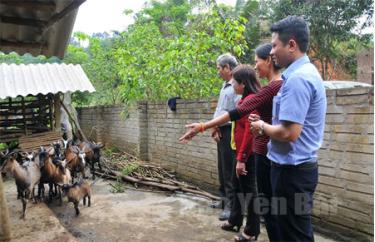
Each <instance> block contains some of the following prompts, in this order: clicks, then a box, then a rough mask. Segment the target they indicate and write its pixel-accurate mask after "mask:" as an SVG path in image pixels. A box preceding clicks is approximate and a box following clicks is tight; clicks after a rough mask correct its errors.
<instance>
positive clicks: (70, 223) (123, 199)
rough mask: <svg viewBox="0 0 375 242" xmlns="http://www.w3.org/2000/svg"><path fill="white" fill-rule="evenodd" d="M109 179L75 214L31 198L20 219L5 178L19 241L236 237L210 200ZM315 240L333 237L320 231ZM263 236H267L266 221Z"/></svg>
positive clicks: (12, 188)
mask: <svg viewBox="0 0 375 242" xmlns="http://www.w3.org/2000/svg"><path fill="white" fill-rule="evenodd" d="M108 183H109V181H105V180H98V181H97V182H96V183H95V184H94V185H93V196H92V205H91V207H83V205H82V203H81V204H80V210H81V214H80V216H78V217H76V216H75V213H74V208H73V205H72V204H67V203H66V202H64V203H63V206H61V207H60V206H58V205H57V203H56V204H55V203H53V204H50V205H49V207H47V206H46V205H45V204H43V203H41V204H37V205H33V204H31V205H30V207H29V208H28V213H27V218H26V220H25V221H23V220H20V219H19V216H20V214H21V202H20V201H18V200H16V192H15V185H14V183H13V181H7V182H6V196H7V200H8V205H9V207H10V214H11V221H12V227H13V228H12V231H13V235H14V241H27V242H29V241H54V242H56V241H105V242H110V241H144V242H146V241H153V242H159V241H160V242H169V241H171V242H172V241H179V242H182V241H186V242H187V241H189V242H190V241H218V242H219V241H233V238H234V235H235V233H231V232H226V231H223V230H221V229H220V224H221V223H222V222H220V221H218V219H217V216H218V213H219V211H220V210H217V209H212V208H210V207H209V204H210V201H209V200H206V199H204V198H198V197H194V196H192V195H186V194H177V195H176V194H174V195H170V194H169V195H168V194H166V193H164V192H147V191H140V190H135V189H134V188H132V187H128V188H125V192H124V193H111V192H110V190H111V188H112V187H111V186H110V185H109V184H108ZM315 236H316V238H315V240H316V241H319V242H321V241H322V242H328V241H333V240H331V239H329V238H326V237H324V236H322V235H319V234H315ZM258 241H268V239H267V235H266V231H265V229H264V226H262V230H261V235H260V236H259V238H258Z"/></svg>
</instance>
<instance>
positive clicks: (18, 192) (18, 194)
mask: <svg viewBox="0 0 375 242" xmlns="http://www.w3.org/2000/svg"><path fill="white" fill-rule="evenodd" d="M21 197H22V196H21V189H20V188H19V186H17V200H18V199H21Z"/></svg>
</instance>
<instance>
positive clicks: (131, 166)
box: [121, 163, 139, 176]
mask: <svg viewBox="0 0 375 242" xmlns="http://www.w3.org/2000/svg"><path fill="white" fill-rule="evenodd" d="M138 168H139V164H137V163H128V164H127V165H126V166H125V167H124V168H122V170H121V174H122V175H124V176H128V175H130V174H131V173H133V172H136V171H137V170H138Z"/></svg>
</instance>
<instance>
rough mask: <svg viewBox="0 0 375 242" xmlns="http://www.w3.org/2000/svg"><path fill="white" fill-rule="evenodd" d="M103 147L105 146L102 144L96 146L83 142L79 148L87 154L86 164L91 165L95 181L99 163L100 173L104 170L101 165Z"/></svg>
mask: <svg viewBox="0 0 375 242" xmlns="http://www.w3.org/2000/svg"><path fill="white" fill-rule="evenodd" d="M103 147H104V145H103V144H101V143H99V144H96V143H91V142H82V143H81V144H80V145H79V148H80V149H81V150H83V151H85V153H86V162H87V163H89V164H90V165H91V167H90V171H91V174H92V178H93V179H95V163H98V166H99V170H100V171H102V170H103V169H102V166H101V164H100V156H101V155H100V149H101V148H103Z"/></svg>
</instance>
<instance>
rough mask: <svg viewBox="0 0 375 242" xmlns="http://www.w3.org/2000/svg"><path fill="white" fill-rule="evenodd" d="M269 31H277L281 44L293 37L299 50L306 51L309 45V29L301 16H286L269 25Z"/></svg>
mask: <svg viewBox="0 0 375 242" xmlns="http://www.w3.org/2000/svg"><path fill="white" fill-rule="evenodd" d="M271 32H273V33H278V34H279V39H280V40H281V42H283V44H287V43H288V41H289V40H290V39H294V40H295V41H296V42H297V44H298V47H299V49H300V51H301V52H303V53H306V51H307V47H308V45H309V36H310V31H309V27H308V26H307V24H306V22H305V20H304V19H303V18H302V17H301V16H288V17H286V18H284V19H282V20H280V21H279V22H277V23H274V24H273V25H272V26H271Z"/></svg>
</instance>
